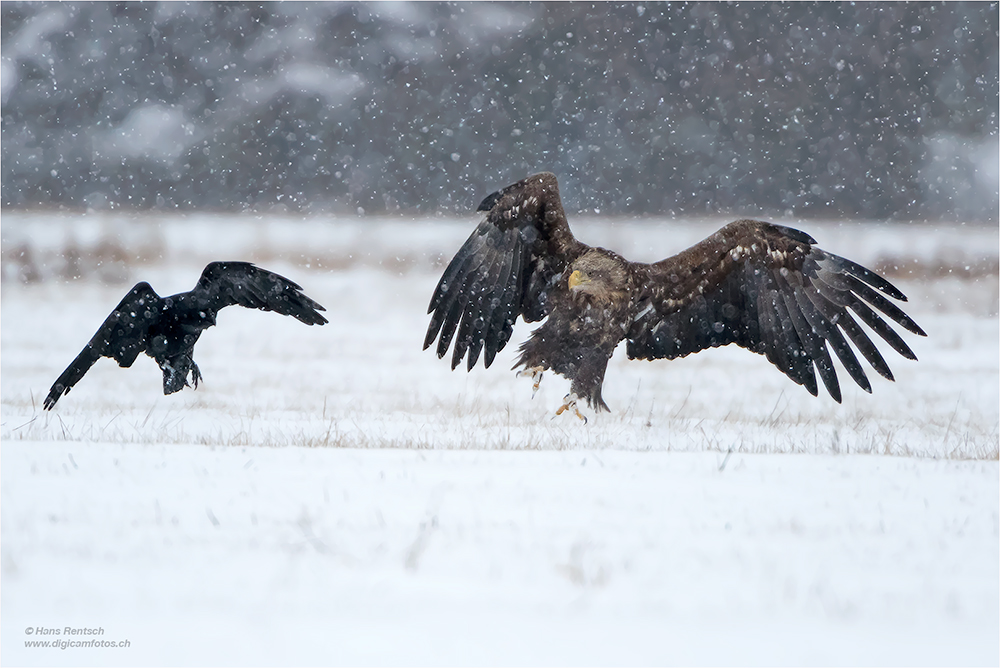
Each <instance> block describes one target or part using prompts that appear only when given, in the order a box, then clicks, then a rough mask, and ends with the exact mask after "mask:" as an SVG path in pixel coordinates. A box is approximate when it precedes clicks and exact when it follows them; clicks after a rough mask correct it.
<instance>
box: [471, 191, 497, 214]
mask: <svg viewBox="0 0 1000 668" xmlns="http://www.w3.org/2000/svg"><path fill="white" fill-rule="evenodd" d="M501 197H503V191H502V190H498V191H496V192H495V193H493V194H491V195H490V196H488V197H487V198H486V199H484V200H483V202H482V204H480V205H479V208H478V209H476V211H492V210H493V205H495V204H496V203H497V201H499V200H500V198H501Z"/></svg>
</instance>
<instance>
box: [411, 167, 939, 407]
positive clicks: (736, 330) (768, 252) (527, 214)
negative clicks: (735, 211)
mask: <svg viewBox="0 0 1000 668" xmlns="http://www.w3.org/2000/svg"><path fill="white" fill-rule="evenodd" d="M478 210H479V211H485V212H486V219H485V220H484V221H483V222H482V223H480V224H479V227H477V228H476V230H475V231H474V232H473V233H472V236H470V237H469V239H468V241H466V242H465V245H464V246H462V248H461V249H460V250H459V251H458V253H457V254H456V255H455V258H454V259H453V260H452V261H451V263H450V264H449V265H448V268H447V269H445V271H444V275H443V276H442V277H441V281H440V283H438V286H437V289H436V290H435V291H434V296H433V297H432V299H431V303H430V307H429V308H428V313H432V314H433V315H432V316H431V322H430V325H429V326H428V328H427V335H426V337H425V338H424V348H425V349H426V348H428V347H429V346H430V345H431V344H432V343H434V340H435V339H437V340H438V341H437V355H438V357H443V356H444V355H445V354H446V353H447V351H448V347H449V345H450V344H451V343H452V341H454V342H455V347H454V351H453V353H452V357H451V367H452V368H453V369H454V368H455V367H456V366H458V365H459V364H460V363H461V361H462V358H463V357H465V356H466V355H468V357H467V359H468V368H469V369H470V370H471V369H472V367H473V366H474V365H475V363H476V361H477V360H478V359H479V356H480V353H485V354H484V363H485V364H486V366H489V365H490V364H491V363H492V362H493V359H494V357H495V356H496V354H497V352H498V351H500V350H501V349H503V347H504V346H505V345H506V344H507V340H508V339H509V338H510V335H511V332H512V331H513V327H514V321H515V320H517V317H518V316H521V317H522V318H523V319H524V320H525V321H526V322H536V321H539V320H542V319H545V318H547V320H546V321H545V323H544V324H542V326H540V327H539V328H538V329H536V330H535V331H534V332H532V334H531V338H529V339H528V340H527V341H525V342H524V343H523V344H522V345H521V356H520V357H519V358H518V360H517V363H516V364H515V365H514V366H515V368H517V367H518V366H524V367H525V371H522V373H525V372H527V373H530V374H531V375H532V377H533V378H534V379H535V387H536V388H537V386H538V381H540V380H541V374H542V372H543V371H545V370H549V369H551V370H552V371H554V372H555V373H557V374H560V375H562V376H565V377H566V378H569V379H570V380H571V381H572V384H571V385H570V394H569V395H568V396H567V397H566V400H565V402H564V403H563V405H562V406H561V407H560V409H559V411H558V412H559V413H561V412H562V411H564V410H566V409H569V408H572V409H574V410H576V401H577V400H578V399H586V400H587V403H588V404H590V406H592V407H593V408H594V410H597V411H600V410H607V409H608V407H607V405H606V404H605V403H604V399H603V398H602V397H601V386H602V384H603V382H604V372H605V369H606V367H607V364H608V360H609V359H610V358H611V355H612V353H613V352H614V350H615V347H616V346H617V345H618V344H619V343H620V342H621V341H622V340H623V339H624V340H626V341H627V352H628V356H629V358H631V359H646V360H651V359H661V358H666V359H675V358H677V357H684V356H685V355H690V354H692V353H696V352H698V351H700V350H705V349H707V348H714V347H716V346H724V345H727V344H730V343H735V344H736V345H738V346H742V347H743V348H746V349H748V350H751V351H753V352H755V353H759V354H762V355H764V356H765V357H767V359H768V360H769V361H770V362H771V363H772V364H774V365H775V366H776V367H778V368H779V369H780V370H781V371H783V372H784V373H785V374H786V375H787V376H788V377H789V378H791V379H792V380H793V381H794V382H796V383H798V384H799V385H804V386H805V388H806V389H807V390H809V392H810V393H812V394H813V395H814V396H815V395H816V394H817V392H818V387H817V383H816V375H815V372H814V368H815V370H816V371H818V372H819V377H820V379H821V380H822V381H823V384H824V385H825V386H826V389H827V390H828V391H829V393H830V395H831V396H832V397H833V399H834V400H835V401H837V402H840V400H841V393H840V384H839V382H838V380H837V374H836V371H835V370H834V367H833V364H832V362H831V357H830V352H829V350H828V349H827V346H829V347H830V348H832V349H833V352H834V353H835V354H836V355H837V357H838V358H840V361H841V362H843V364H844V367H845V368H846V369H847V372H848V373H849V374H850V376H851V378H853V379H854V381H855V382H856V383H857V384H858V385H860V386H861V388H862V389H864V390H865V391H866V392H871V384H870V383H869V382H868V378H867V377H866V376H865V372H864V370H863V369H862V367H861V363H860V362H859V361H858V358H857V356H856V355H855V354H854V352H853V351H852V350H851V348H850V346H849V345H848V344H847V339H850V340H851V342H852V343H853V344H854V346H855V347H856V348H857V349H858V351H859V352H860V353H861V355H862V356H863V357H864V358H865V359H866V360H868V362H869V363H870V364H871V365H872V367H873V368H874V369H875V371H877V372H878V373H879V374H880V375H882V376H884V377H885V378H888V379H889V380H892V372H891V371H890V370H889V365H888V364H886V362H885V360H884V359H883V358H882V355H881V353H879V351H878V349H877V348H876V347H875V345H874V344H873V343H872V341H871V340H870V339H869V338H868V335H866V334H865V332H864V331H863V330H862V329H861V327H860V326H859V325H858V323H857V321H856V320H855V319H854V316H856V317H857V318H858V319H860V320H861V322H863V323H864V324H866V325H867V326H868V327H870V328H871V329H872V330H873V331H874V332H875V333H876V334H878V335H879V336H880V337H881V338H882V339H884V340H885V341H886V342H887V343H888V344H889V345H890V346H891V347H892V348H893V349H894V350H895V351H896V352H898V353H899V354H900V355H902V356H903V357H906V358H907V359H916V355H914V354H913V351H912V350H910V348H909V346H907V345H906V343H905V342H904V341H903V339H902V338H901V337H900V336H899V335H898V334H897V333H896V332H895V331H894V330H893V329H892V328H890V327H889V325H888V324H887V323H886V322H885V321H884V320H883V319H882V316H883V314H884V316H887V317H888V318H890V319H892V320H893V321H895V322H896V323H898V324H899V325H901V326H902V327H903V328H904V329H907V330H909V331H910V332H913V333H914V334H917V335H918V336H926V334H924V331H923V330H922V329H921V328H920V327H919V326H918V325H917V323H915V322H914V321H913V320H912V319H911V318H910V317H909V316H907V315H906V314H905V313H903V311H902V310H900V308H899V307H898V306H896V305H895V304H893V303H892V302H891V301H889V300H888V299H886V297H885V296H883V295H887V296H888V297H891V298H893V299H897V300H899V301H906V297H905V296H904V295H903V293H902V292H900V291H899V290H898V289H897V288H896V287H895V286H893V285H892V284H890V283H889V282H888V281H887V280H885V279H884V278H882V277H881V276H878V275H877V274H875V273H874V272H872V271H870V270H868V269H865V268H864V267H862V266H861V265H859V264H856V263H854V262H851V261H850V260H848V259H846V258H842V257H839V256H837V255H834V254H833V253H828V252H826V251H824V250H821V249H820V248H817V247H816V245H815V244H816V241H815V240H814V239H813V238H812V237H810V236H809V235H808V234H805V233H804V232H800V231H798V230H794V229H792V228H790V227H783V226H781V225H773V224H771V223H765V222H761V221H757V220H737V221H736V222H733V223H730V224H729V225H726V226H725V227H723V228H722V229H721V230H719V231H718V232H716V233H715V234H713V235H711V236H710V237H708V238H707V239H705V240H704V241H702V242H701V243H698V244H695V245H694V246H692V247H691V248H689V249H687V250H685V251H683V252H681V253H679V254H677V255H675V256H673V257H671V258H667V259H666V260H662V261H660V262H656V263H653V264H643V263H640V262H629V261H628V260H626V259H625V258H623V257H622V256H620V255H618V254H617V253H613V252H611V251H609V250H605V249H603V248H592V247H590V246H587V245H586V244H583V243H581V242H580V241H577V240H576V239H575V238H574V237H573V234H572V233H571V232H570V229H569V223H568V222H567V221H566V214H565V213H564V212H563V207H562V202H561V201H560V199H559V185H558V183H557V182H556V177H555V176H554V175H553V174H550V173H542V174H535V175H534V176H530V177H528V178H526V179H524V180H522V181H519V182H517V183H515V184H513V185H511V186H508V187H506V188H504V189H503V190H499V191H497V192H495V193H493V194H492V195H490V196H489V197H487V198H486V199H485V200H483V203H482V204H480V205H479V209H478ZM851 312H853V314H854V315H853V316H852V315H851ZM879 312H881V313H879ZM845 335H846V338H845ZM576 413H577V415H580V413H579V411H576ZM581 417H582V416H581Z"/></svg>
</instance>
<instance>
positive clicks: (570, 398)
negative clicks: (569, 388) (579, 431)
mask: <svg viewBox="0 0 1000 668" xmlns="http://www.w3.org/2000/svg"><path fill="white" fill-rule="evenodd" d="M579 399H580V397H578V396H576V392H570V393H569V394H567V395H566V396H565V397H563V405H562V406H560V407H559V410H557V411H556V415H562V414H563V412H564V411H568V410H572V411H573V413H575V414H576V416H577V417H578V418H580V419H581V420H583V423H584V424H587V416H586V415H584V414H583V413H581V412H580V409H579V408H578V407H577V405H576V402H577V401H578V400H579ZM552 417H553V418H555V415H553V416H552Z"/></svg>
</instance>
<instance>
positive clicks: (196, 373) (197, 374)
mask: <svg viewBox="0 0 1000 668" xmlns="http://www.w3.org/2000/svg"><path fill="white" fill-rule="evenodd" d="M191 382H193V383H194V389H196V390H197V389H198V383H200V382H201V371H200V370H199V369H198V365H197V364H195V363H194V360H191Z"/></svg>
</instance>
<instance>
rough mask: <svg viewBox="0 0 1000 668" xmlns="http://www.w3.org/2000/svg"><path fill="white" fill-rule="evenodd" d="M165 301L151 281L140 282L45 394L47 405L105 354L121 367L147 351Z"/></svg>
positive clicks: (52, 403) (49, 408) (47, 408)
mask: <svg viewBox="0 0 1000 668" xmlns="http://www.w3.org/2000/svg"><path fill="white" fill-rule="evenodd" d="M161 310H162V300H161V299H160V296H159V295H158V294H156V292H154V291H153V288H151V287H150V285H149V283H145V282H143V283H138V284H136V286H135V287H134V288H132V290H131V291H129V293H128V294H127V295H125V297H124V298H123V299H122V300H121V302H120V303H119V304H118V306H116V307H115V310H114V311H112V312H111V315H109V316H108V317H107V319H106V320H105V321H104V324H103V325H101V327H100V329H98V330H97V333H96V334H94V336H93V338H92V339H90V343H88V344H87V345H86V347H84V349H83V350H82V351H80V354H79V355H77V356H76V359H75V360H73V363H72V364H70V365H69V366H68V367H66V370H65V371H63V372H62V374H61V375H60V376H59V378H57V379H56V382H55V383H53V384H52V388H51V389H50V390H49V394H48V396H47V397H45V403H44V404H43V407H44V409H45V410H52V407H53V406H55V405H56V402H57V401H59V397H61V396H62V395H64V394H66V393H68V392H69V391H70V388H72V387H73V386H74V385H76V383H77V382H79V380H80V379H81V378H83V376H84V374H86V373H87V371H88V370H89V369H90V367H92V366H94V363H95V362H96V361H97V360H99V359H100V358H102V357H111V358H113V359H114V360H115V361H116V362H118V365H119V366H123V367H130V366H132V363H133V362H135V358H136V357H138V355H139V353H141V352H143V351H144V350H146V344H147V341H146V335H147V333H148V331H149V327H150V325H152V324H153V323H155V322H156V321H157V319H159V317H160V313H161Z"/></svg>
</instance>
